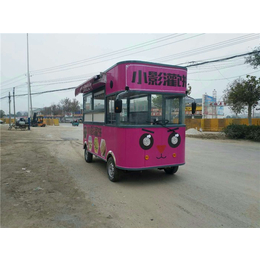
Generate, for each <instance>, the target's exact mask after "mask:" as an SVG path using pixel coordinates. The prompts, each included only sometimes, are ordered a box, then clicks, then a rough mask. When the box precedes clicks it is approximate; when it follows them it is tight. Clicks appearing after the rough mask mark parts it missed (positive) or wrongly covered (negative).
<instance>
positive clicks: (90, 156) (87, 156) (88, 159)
mask: <svg viewBox="0 0 260 260" xmlns="http://www.w3.org/2000/svg"><path fill="white" fill-rule="evenodd" d="M92 159H93V154H92V153H90V152H89V151H88V150H87V147H86V148H85V161H86V162H88V163H90V162H92Z"/></svg>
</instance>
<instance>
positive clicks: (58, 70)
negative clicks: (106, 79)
mask: <svg viewBox="0 0 260 260" xmlns="http://www.w3.org/2000/svg"><path fill="white" fill-rule="evenodd" d="M203 34H204V33H202V34H198V35H194V36H191V37H188V38H185V39H181V40H178V41H174V42H170V43H167V44H163V45H160V46H156V47H153V48H149V49H148V50H141V51H138V52H134V53H131V55H133V54H137V53H141V52H145V51H151V50H153V49H156V48H161V47H164V46H167V45H170V44H174V43H177V42H181V41H185V40H188V39H191V38H195V37H199V36H201V35H203ZM129 55H130V54H124V55H122V56H118V57H114V58H110V59H107V60H102V61H98V62H94V63H89V64H84V65H81V66H76V67H71V68H64V69H57V70H53V71H46V72H42V73H37V74H33V75H42V74H46V73H47V74H48V73H55V72H60V71H65V70H70V69H77V68H81V67H86V66H90V65H94V64H97V63H101V62H106V61H111V60H114V59H118V58H122V57H125V56H129Z"/></svg>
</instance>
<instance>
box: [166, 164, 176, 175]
mask: <svg viewBox="0 0 260 260" xmlns="http://www.w3.org/2000/svg"><path fill="white" fill-rule="evenodd" d="M178 169H179V166H174V167H170V168H164V171H165V173H166V174H170V175H173V174H174V173H176V172H177V171H178Z"/></svg>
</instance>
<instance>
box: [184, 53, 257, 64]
mask: <svg viewBox="0 0 260 260" xmlns="http://www.w3.org/2000/svg"><path fill="white" fill-rule="evenodd" d="M253 53H260V51H251V52H247V53H243V54H239V55H234V56H231V57H226V58H223V59H217V60H211V61H205V62H201V63H196V64H191V65H187V66H186V67H187V68H190V67H194V66H201V65H204V64H208V63H214V62H220V61H225V60H230V59H234V58H238V57H242V56H246V55H251V54H253Z"/></svg>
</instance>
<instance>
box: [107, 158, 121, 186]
mask: <svg viewBox="0 0 260 260" xmlns="http://www.w3.org/2000/svg"><path fill="white" fill-rule="evenodd" d="M107 175H108V179H109V180H110V181H112V182H117V181H119V180H120V177H121V174H120V170H119V169H117V168H116V165H115V162H114V159H113V157H109V158H108V160H107Z"/></svg>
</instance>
